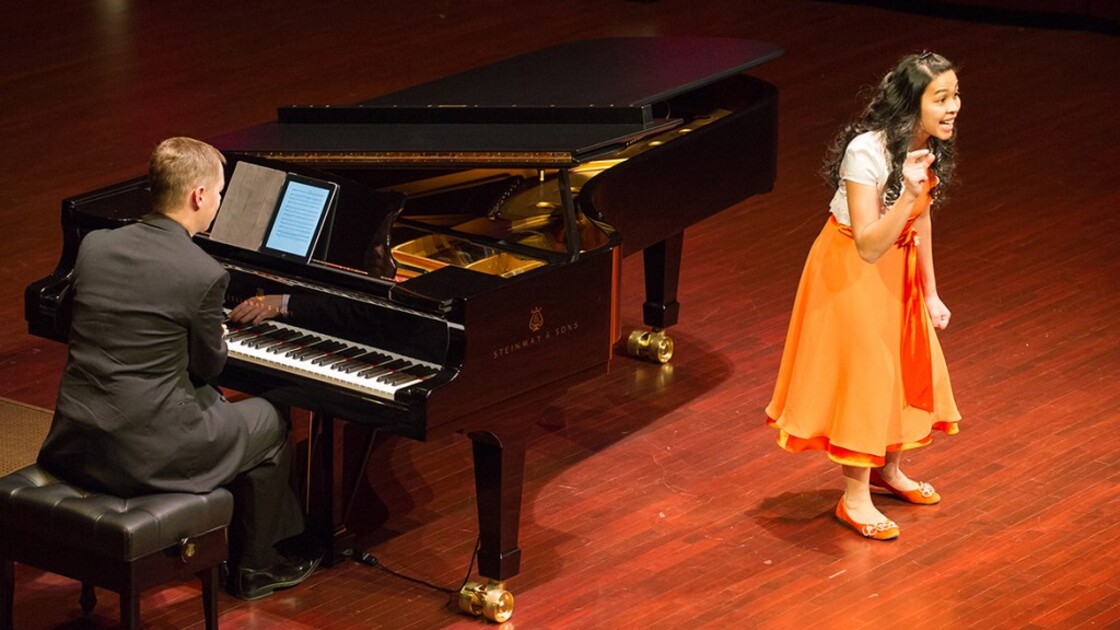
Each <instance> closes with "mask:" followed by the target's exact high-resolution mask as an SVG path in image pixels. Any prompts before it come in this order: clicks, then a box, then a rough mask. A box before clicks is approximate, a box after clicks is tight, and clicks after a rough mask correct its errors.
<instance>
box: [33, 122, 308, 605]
mask: <svg viewBox="0 0 1120 630" xmlns="http://www.w3.org/2000/svg"><path fill="white" fill-rule="evenodd" d="M223 162H224V159H223V158H222V156H221V154H220V153H218V151H217V150H216V149H214V148H213V147H211V146H210V145H208V144H205V143H203V142H199V141H197V140H192V139H189V138H171V139H169V140H165V141H164V142H162V143H161V144H160V145H159V146H158V147H156V149H155V151H154V152H153V154H152V157H151V162H150V172H149V177H150V183H151V189H152V210H153V212H152V213H151V214H148V215H146V216H144V217H143V218H142V219H141V220H140V221H139V222H137V223H134V224H131V225H128V226H125V227H121V228H118V229H115V230H104V231H97V232H93V233H91V234H89V235H87V236H86V237H85V239H84V240H83V241H82V244H81V248H80V250H79V253H78V259H77V263H76V264H75V267H74V276H73V289H74V302H73V317H72V321H71V327H70V335H69V354H68V357H67V361H66V367H65V371H64V372H63V375H62V379H61V383H60V386H59V391H58V399H57V403H56V407H55V414H54V419H53V422H52V424H51V428H50V432H49V434H48V435H47V438H46V440H45V441H44V443H43V446H42V449H41V451H40V453H39V463H40V465H42V466H44V467H46V468H48V469H49V470H51V471H53V472H54V473H55V474H57V475H58V476H60V477H62V478H64V479H66V480H68V481H71V482H74V483H77V484H79V485H82V486H84V487H86V488H89V489H91V490H98V491H103V492H108V493H110V494H114V495H117V496H121V497H131V496H136V495H141V494H146V493H154V492H208V491H211V490H213V489H214V488H216V487H218V486H228V487H229V488H230V490H231V491H232V492H233V493H234V516H233V523H232V524H231V528H230V565H231V566H230V569H231V570H230V573H229V579H228V585H229V588H230V591H231V592H232V594H234V595H235V596H238V597H241V598H243V599H258V598H261V597H265V596H267V595H269V594H271V593H272V592H273V591H274V590H275V589H277V588H285V587H290V586H295V585H296V584H299V583H300V582H302V581H303V580H305V579H306V578H307V577H308V575H310V574H311V572H312V571H314V569H315V567H316V566H317V564H318V559H306V558H299V557H285V556H284V555H282V554H281V553H280V552H279V551H278V550H277V548H276V547H275V545H276V544H277V543H279V542H281V541H283V540H285V539H289V538H292V537H294V536H296V535H298V534H300V533H301V532H302V530H303V517H302V514H301V512H300V509H299V504H298V503H297V501H296V499H295V496H294V494H293V492H292V490H291V488H290V487H289V486H288V472H289V469H290V457H291V455H290V446H289V443H288V435H287V433H288V427H287V422H286V420H285V419H284V418H283V416H282V415H281V414H280V413H279V412H278V410H277V409H276V407H274V406H273V405H272V404H271V403H269V402H268V401H266V400H264V399H260V398H254V399H248V400H242V401H239V402H232V403H231V402H228V401H227V400H226V399H225V398H224V397H223V396H222V395H221V393H220V392H219V391H218V390H217V389H216V388H215V387H213V386H211V385H208V384H207V380H209V379H213V378H214V377H216V376H217V375H218V374H219V373H220V372H221V371H222V368H223V366H224V365H225V361H226V345H225V342H224V341H223V339H222V333H223V328H222V301H223V298H224V293H225V290H226V285H227V284H228V282H229V277H228V274H227V273H226V271H225V270H224V269H223V268H222V267H221V266H219V265H218V263H216V262H215V261H214V260H213V259H211V258H210V257H209V256H207V255H206V254H205V253H204V252H203V251H202V250H201V249H199V248H198V247H197V246H196V245H195V244H194V243H193V242H192V240H191V236H192V235H193V234H195V233H197V232H199V231H201V230H204V229H206V228H207V227H208V226H209V224H210V222H211V221H212V220H213V219H214V215H215V213H216V212H217V209H218V205H219V203H220V201H221V193H222V188H223V187H224V185H225V181H224V175H223V172H222V163H223Z"/></svg>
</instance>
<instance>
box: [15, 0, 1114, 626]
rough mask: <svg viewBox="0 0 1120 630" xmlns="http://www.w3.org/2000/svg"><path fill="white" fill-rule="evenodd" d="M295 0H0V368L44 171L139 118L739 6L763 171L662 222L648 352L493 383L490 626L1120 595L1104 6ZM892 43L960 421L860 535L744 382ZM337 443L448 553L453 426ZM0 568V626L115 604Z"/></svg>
mask: <svg viewBox="0 0 1120 630" xmlns="http://www.w3.org/2000/svg"><path fill="white" fill-rule="evenodd" d="M350 5H353V6H350ZM307 7H308V8H299V9H296V8H293V7H292V6H290V5H289V4H288V3H284V2H280V1H278V0H265V1H262V2H253V3H223V2H217V1H215V0H197V1H195V2H191V3H185V2H183V3H174V4H172V3H140V2H127V1H119V2H93V1H89V0H87V1H84V2H66V3H26V4H24V5H21V6H20V7H18V8H15V9H13V8H9V9H6V10H5V12H4V13H5V16H4V19H3V22H4V26H3V27H0V32H2V34H3V37H2V38H0V50H2V58H3V59H4V64H3V67H2V68H0V138H2V142H0V146H2V149H0V189H2V190H4V191H6V192H5V195H4V197H5V202H4V203H3V204H0V218H2V219H3V223H4V225H5V226H6V227H5V229H4V235H3V237H2V238H3V247H2V248H0V396H5V397H9V398H13V399H16V400H20V401H23V402H27V403H31V404H35V405H40V406H43V407H51V406H53V396H54V390H55V387H56V384H57V374H58V371H59V370H60V368H61V365H62V362H63V358H64V349H63V348H62V347H61V346H60V345H57V344H54V343H50V342H46V341H43V340H40V339H38V338H33V337H31V336H29V335H27V333H26V332H25V325H24V320H23V311H22V292H23V288H24V287H25V286H26V285H27V284H28V283H29V282H31V281H33V280H35V279H37V278H39V277H41V276H43V275H45V274H46V273H47V272H49V271H50V269H52V268H53V266H54V264H55V262H56V261H57V257H58V254H59V251H60V246H61V245H60V233H59V227H58V208H59V201H60V200H61V199H62V198H63V197H64V196H67V195H71V194H76V193H81V192H84V191H88V190H92V189H94V188H96V187H99V186H103V185H107V184H110V183H114V182H117V181H120V180H122V179H125V178H127V177H131V176H134V175H137V174H140V173H142V172H143V170H144V167H145V160H146V156H147V154H148V152H149V151H150V149H151V147H152V146H153V145H154V144H155V143H156V142H157V141H158V140H160V139H162V138H164V137H166V136H169V135H175V134H187V135H193V136H197V137H202V138H206V137H210V136H214V135H217V134H219V133H222V132H227V131H230V130H234V129H238V128H241V127H244V126H248V125H250V124H254V123H257V122H262V121H265V120H269V119H271V118H272V117H273V116H274V108H275V106H277V105H281V104H288V103H349V102H355V101H358V100H362V99H364V98H368V97H372V96H375V95H378V94H383V93H386V92H389V91H393V90H396V89H399V88H403V87H407V86H409V85H413V84H416V83H420V82H423V81H426V80H430V79H435V78H438V77H441V76H445V75H447V74H450V73H453V72H456V71H460V70H464V69H467V68H470V67H474V66H477V65H481V64H485V63H488V62H491V61H495V60H498V59H501V58H504V57H507V56H511V55H514V54H517V53H520V52H524V51H528V50H531V49H535V48H539V47H543V46H546V45H549V44H553V43H558V42H563V41H568V40H572V39H577V38H584V37H602V36H635V35H641V36H646V35H708V36H734V37H747V38H755V39H761V40H767V41H771V42H775V43H777V44H780V45H782V46H784V47H785V48H786V50H787V52H786V54H785V56H784V57H782V58H781V59H778V60H776V61H774V62H771V63H769V64H767V65H765V66H763V67H761V68H759V69H758V70H757V72H756V74H757V75H759V76H762V77H764V78H766V79H767V80H769V81H772V82H773V83H775V84H776V85H777V86H778V87H779V88H780V89H781V91H782V110H781V111H782V120H781V139H780V151H779V158H778V159H779V179H778V183H777V187H776V189H775V190H774V192H773V193H772V194H770V195H767V196H765V197H760V198H757V199H752V200H750V201H749V202H747V203H745V204H742V205H740V206H737V207H735V208H732V209H730V210H728V211H726V212H724V213H722V214H721V215H719V216H717V217H715V218H713V219H711V220H708V221H706V222H704V223H703V224H701V225H698V226H696V227H695V228H693V229H691V230H689V232H688V234H687V237H686V239H685V259H684V265H683V266H684V269H683V277H682V296H681V301H682V303H683V305H684V306H683V309H682V319H681V323H680V325H679V326H678V327H677V328H676V329H675V330H676V332H675V339H676V341H677V345H678V353H677V356H676V357H675V358H674V360H673V362H672V364H670V365H667V366H664V367H659V366H654V365H650V364H644V363H639V362H636V361H633V360H630V359H627V358H625V357H619V358H617V360H616V361H615V362H614V365H613V368H612V370H611V372H610V373H609V374H607V375H605V376H602V377H600V378H596V379H594V380H591V381H587V382H584V383H582V384H580V385H578V386H577V387H575V388H574V389H573V390H572V391H571V392H569V394H568V395H566V396H564V397H562V398H560V399H554V400H550V401H540V402H536V403H534V404H531V405H527V406H526V407H525V408H522V409H515V410H512V411H511V412H510V413H517V414H520V415H521V417H523V418H524V422H525V426H526V428H527V430H531V439H530V447H529V452H528V462H527V474H528V479H527V485H526V488H525V501H524V514H523V527H522V547H523V549H524V559H523V560H524V561H523V571H522V573H521V575H519V576H518V577H517V578H515V579H514V580H513V581H512V582H511V583H510V587H511V588H512V589H513V591H514V593H515V594H516V596H517V611H516V613H515V615H514V617H513V620H512V621H511V622H509V624H508V627H513V626H514V625H516V626H518V627H522V628H584V627H612V628H613V627H624V628H644V627H650V626H655V625H656V626H657V627H677V628H685V627H687V628H692V627H712V628H723V627H751V626H757V627H762V628H786V627H790V628H802V627H819V628H834V627H835V628H840V627H843V628H865V627H866V628H878V627H889V628H899V627H909V628H957V627H977V628H982V627H1008V628H1022V627H1032V628H1033V627H1062V628H1067V627H1116V624H1120V523H1118V520H1120V448H1117V442H1116V435H1117V432H1118V429H1120V412H1118V411H1117V408H1118V407H1120V384H1118V380H1117V374H1118V373H1120V334H1118V333H1117V328H1116V326H1115V325H1114V323H1113V320H1114V319H1115V312H1120V291H1118V290H1117V289H1118V288H1120V212H1118V209H1120V168H1118V167H1117V165H1118V164H1120V133H1118V131H1117V128H1118V125H1117V120H1118V119H1117V112H1118V104H1120V87H1118V84H1117V82H1116V78H1117V77H1118V76H1120V40H1118V39H1116V38H1115V37H1109V36H1107V35H1101V34H1097V33H1090V32H1076V31H1062V30H1047V29H1043V28H1031V27H1022V26H1001V25H994V24H980V23H970V22H962V21H956V20H950V19H939V18H930V17H918V16H914V15H910V14H906V13H896V12H891V11H887V10H884V9H876V8H867V7H860V6H853V5H842V4H832V3H822V2H812V1H807V0H795V1H779V0H758V1H754V2H750V3H747V2H741V1H740V0H710V1H708V2H703V3H694V2H693V3H686V2H683V0H664V1H662V2H654V3H640V2H626V1H623V0H595V1H591V0H571V1H569V2H566V3H563V4H556V3H546V2H540V3H533V2H515V1H513V0H491V1H489V2H485V3H456V2H448V1H445V0H411V1H409V2H398V1H390V2H377V3H372V2H371V3H349V4H348V3H344V2H324V3H315V4H314V8H313V9H312V8H310V7H311V5H307ZM920 49H932V50H936V51H939V52H942V53H944V54H946V55H947V56H949V57H950V58H952V59H954V60H956V61H957V62H958V63H959V64H960V66H961V68H962V70H961V72H960V75H961V77H962V85H963V100H964V106H963V111H962V118H961V120H960V128H961V139H960V146H961V158H960V175H961V177H960V180H961V185H960V186H959V188H957V189H956V191H955V192H954V194H953V199H952V201H951V202H950V203H949V204H948V205H946V206H944V207H943V208H941V209H940V210H939V212H938V215H937V216H936V218H935V223H936V225H937V228H936V232H937V235H936V236H937V238H936V240H937V269H938V279H939V285H940V288H941V293H942V295H943V297H944V298H945V300H946V302H947V303H948V304H949V306H950V307H951V308H952V309H953V312H954V318H953V325H952V327H951V328H950V329H949V330H947V331H945V332H944V333H943V334H942V335H941V340H942V344H943V346H944V348H945V352H946V355H947V357H948V361H949V366H950V371H951V373H952V375H953V383H954V385H955V391H956V394H957V398H958V402H959V405H960V408H961V410H962V412H963V413H964V416H965V418H964V422H963V423H962V432H961V434H960V435H959V436H956V437H953V438H941V439H938V440H937V441H936V443H935V444H934V445H933V446H931V447H930V448H927V449H923V450H921V451H919V452H915V453H913V455H911V456H908V457H907V458H906V463H907V464H908V465H909V466H910V470H911V471H913V473H914V474H915V475H916V476H918V477H919V478H923V479H928V480H930V481H932V482H933V483H935V484H936V486H937V488H938V489H939V490H940V491H941V493H942V495H943V496H944V497H945V501H944V502H943V503H942V504H941V505H940V506H937V507H917V506H909V505H904V504H900V503H897V502H892V501H890V500H888V499H884V500H883V501H882V505H883V508H884V510H885V511H886V512H887V513H888V514H889V515H890V516H891V517H892V518H894V519H895V520H896V521H898V522H899V524H900V525H901V527H902V530H903V535H902V537H901V539H900V540H898V541H896V542H894V543H888V544H878V543H871V542H866V541H864V540H861V539H858V538H857V537H856V536H855V535H854V534H853V533H852V532H850V531H848V530H846V529H844V528H843V527H841V526H840V525H839V524H837V523H836V521H835V520H834V519H833V518H832V517H831V514H830V511H831V508H832V507H833V505H834V504H835V502H836V500H837V497H838V496H839V494H840V487H841V486H840V479H839V475H838V472H837V470H836V467H835V466H832V465H830V464H829V463H828V462H827V461H825V460H824V458H823V457H820V456H813V455H802V456H792V455H788V454H785V453H783V452H782V451H780V450H779V449H777V448H776V447H775V446H774V443H773V441H774V435H773V433H772V431H771V430H770V429H767V428H766V427H764V426H763V424H762V418H763V414H762V409H763V407H764V406H765V404H766V402H767V401H768V397H769V394H770V388H771V387H772V383H773V380H772V379H773V378H774V375H775V372H776V370H777V362H778V357H779V353H780V350H781V345H782V341H783V336H784V332H785V326H786V322H787V317H788V310H789V307H790V305H791V302H792V298H793V292H794V289H795V286H796V282H797V277H798V273H799V270H800V266H801V263H802V260H803V257H804V255H805V253H806V252H807V250H808V247H809V243H810V241H811V240H812V238H813V236H814V235H815V232H816V231H817V230H818V229H819V226H820V224H821V222H822V221H823V220H824V216H825V215H824V212H825V207H826V204H827V200H828V197H829V191H828V190H826V189H825V188H824V187H823V186H822V185H821V184H820V183H819V179H818V178H817V177H816V175H815V172H816V170H817V167H818V165H819V163H820V160H821V158H822V155H823V151H824V147H825V145H826V143H827V141H828V140H829V139H830V137H831V135H832V133H833V132H834V131H835V130H836V129H837V127H838V126H839V125H840V124H841V123H842V122H844V121H845V120H846V119H848V118H849V117H850V116H852V115H853V114H854V113H855V108H856V107H857V103H858V101H857V99H856V98H855V95H856V93H857V89H858V88H859V87H860V86H864V85H869V84H871V83H873V82H875V81H876V79H877V78H878V76H879V75H880V73H882V72H883V71H885V70H886V68H887V66H888V65H889V64H890V62H892V61H893V60H894V59H895V58H896V57H898V56H899V55H901V54H902V53H905V52H909V51H913V50H920ZM588 71H589V72H591V71H594V69H593V68H589V69H588ZM640 271H641V263H640V260H638V259H630V260H628V261H627V266H626V269H625V273H624V281H625V283H626V289H625V292H624V297H625V299H626V310H625V311H624V313H623V316H624V320H625V323H626V324H627V325H637V324H638V323H639V321H640V310H639V305H640V302H641V293H640V292H641V282H640ZM510 378H514V376H512V375H511V376H510ZM501 386H502V385H501V383H495V387H501ZM0 430H2V427H0ZM367 477H368V482H369V484H370V486H371V488H372V489H373V490H375V491H376V494H375V493H374V492H372V491H365V492H364V493H363V494H362V495H360V497H361V501H362V502H363V504H364V505H365V506H366V510H367V512H368V513H370V514H372V516H368V515H367V516H363V517H362V518H365V519H366V520H367V521H370V522H373V523H380V524H381V526H380V527H379V528H378V529H376V530H374V531H372V532H371V534H370V536H369V548H370V550H371V551H372V552H373V553H374V554H375V555H376V556H377V557H378V558H380V559H381V560H382V562H384V563H385V564H386V565H388V566H389V567H391V568H393V569H396V570H398V571H403V572H406V573H408V574H410V575H414V576H417V577H421V578H423V579H425V580H428V581H430V582H435V583H438V584H441V585H446V586H448V587H455V586H457V585H458V583H459V582H460V581H461V580H462V578H463V575H464V574H465V572H466V568H467V563H468V561H469V557H470V551H471V548H472V545H473V541H474V536H475V530H476V525H475V522H474V508H473V490H472V483H471V478H470V448H469V445H468V442H467V440H466V439H464V438H462V437H460V436H454V435H450V436H443V437H439V438H437V439H434V440H432V441H429V442H426V443H416V442H407V441H401V440H387V441H385V442H384V443H383V444H381V445H380V446H379V448H378V450H377V451H376V452H375V455H374V458H373V462H372V463H371V466H370V469H369V473H368V476H367ZM384 506H387V508H386V507H384ZM17 577H18V578H19V580H20V582H19V585H18V588H17V593H16V600H17V601H16V603H17V606H16V611H15V619H16V624H17V627H19V628H43V627H70V628H79V627H82V628H84V627H106V626H113V625H115V624H116V620H117V616H116V615H117V612H116V608H115V607H116V600H115V598H114V596H112V595H111V594H108V593H103V594H102V595H101V599H102V603H101V605H99V606H98V608H97V609H96V611H95V614H94V616H93V617H92V618H91V619H90V620H88V621H86V622H81V621H77V619H78V617H79V612H78V606H77V595H78V590H77V587H76V585H74V584H73V583H70V582H67V581H65V580H61V579H58V578H56V577H54V576H49V575H43V574H41V573H38V572H36V571H32V570H29V569H26V568H24V567H20V568H19V569H18V570H17ZM446 601H447V597H446V596H444V595H443V594H441V593H439V592H437V591H433V590H429V589H426V588H424V587H420V586H416V585H413V584H411V583H409V582H406V581H403V580H401V579H398V578H395V577H392V576H390V575H388V574H386V573H384V572H381V571H378V570H376V569H371V568H369V567H365V566H359V565H357V564H345V565H341V566H338V567H335V568H332V569H330V570H324V571H321V572H319V573H317V574H316V575H315V576H313V577H312V579H311V580H310V581H309V582H308V583H307V584H306V585H305V586H303V587H301V588H298V589H295V590H292V591H289V592H286V593H283V594H277V595H275V596H273V597H271V598H269V599H266V600H262V601H260V602H256V603H244V602H240V601H237V600H234V599H232V598H230V597H228V596H225V595H223V596H222V599H221V610H222V623H223V627H227V628H272V627H287V628H351V627H354V628H358V627H360V628H382V627H384V628H433V627H460V628H467V627H479V626H482V625H485V624H484V623H482V622H479V621H476V620H474V619H471V618H468V617H464V616H461V615H460V614H458V613H456V612H455V611H454V610H452V609H449V608H448V607H447V606H446ZM143 611H144V612H143V615H144V618H145V619H146V620H147V621H148V623H149V625H150V627H154V628H178V627H200V626H201V624H200V620H201V614H200V613H201V610H200V604H199V601H198V591H197V588H196V587H195V586H193V585H184V586H180V587H175V588H170V589H167V590H164V591H156V592H152V593H150V594H149V595H148V596H147V597H146V598H145V600H144V603H143Z"/></svg>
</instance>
